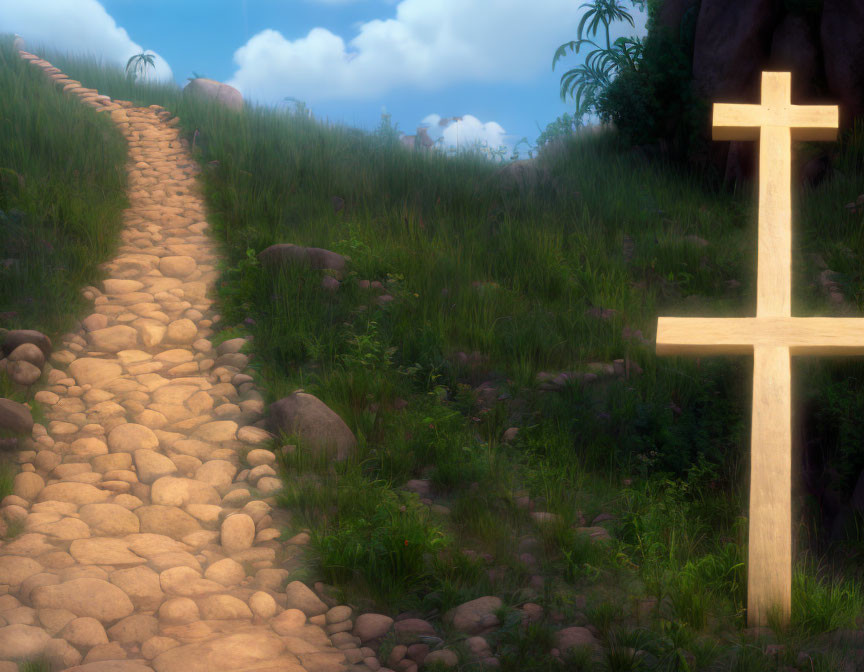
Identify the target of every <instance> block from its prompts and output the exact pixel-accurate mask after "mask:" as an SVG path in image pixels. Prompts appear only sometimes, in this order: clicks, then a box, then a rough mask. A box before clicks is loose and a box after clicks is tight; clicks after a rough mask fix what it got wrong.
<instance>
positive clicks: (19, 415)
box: [0, 397, 33, 434]
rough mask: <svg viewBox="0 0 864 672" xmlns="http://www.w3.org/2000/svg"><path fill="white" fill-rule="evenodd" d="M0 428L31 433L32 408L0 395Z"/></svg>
mask: <svg viewBox="0 0 864 672" xmlns="http://www.w3.org/2000/svg"><path fill="white" fill-rule="evenodd" d="M0 429H8V430H11V431H13V432H18V433H20V434H29V433H30V432H31V431H32V430H33V415H32V414H31V413H30V409H29V408H27V407H26V406H25V405H24V404H19V403H18V402H17V401H12V400H11V399H4V398H2V397H0Z"/></svg>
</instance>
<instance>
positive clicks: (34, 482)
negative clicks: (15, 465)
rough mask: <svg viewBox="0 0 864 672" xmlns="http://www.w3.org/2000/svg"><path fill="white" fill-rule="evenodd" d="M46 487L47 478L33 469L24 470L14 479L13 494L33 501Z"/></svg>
mask: <svg viewBox="0 0 864 672" xmlns="http://www.w3.org/2000/svg"><path fill="white" fill-rule="evenodd" d="M44 487H45V480H44V479H43V478H42V477H41V476H40V475H39V474H37V473H35V472H33V471H22V472H21V473H19V474H16V476H15V479H14V480H13V481H12V494H13V495H17V496H18V497H22V498H24V499H26V500H27V501H31V502H32V501H33V500H34V499H36V497H37V496H38V495H39V493H40V492H42V489H43V488H44Z"/></svg>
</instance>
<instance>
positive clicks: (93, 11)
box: [0, 0, 174, 82]
mask: <svg viewBox="0 0 864 672" xmlns="http://www.w3.org/2000/svg"><path fill="white" fill-rule="evenodd" d="M0 26H3V32H10V33H11V32H14V33H18V34H19V35H21V36H22V37H23V38H24V42H25V45H26V47H27V49H28V50H38V51H42V50H41V47H43V46H44V47H45V49H46V50H49V51H59V52H61V53H62V52H69V53H70V54H75V55H81V56H83V57H85V58H93V59H94V60H96V61H100V60H101V61H102V62H103V63H105V64H106V65H120V66H121V67H123V68H125V67H126V62H127V61H128V60H129V58H130V57H131V56H134V55H135V54H140V53H141V52H142V51H143V48H142V47H141V45H139V44H138V43H137V42H135V41H133V40H132V38H131V37H129V33H127V32H126V30H125V29H123V28H121V27H119V26H118V25H117V23H116V22H115V21H114V19H113V18H112V17H111V16H110V15H109V14H108V12H106V11H105V8H104V7H103V6H102V5H100V4H99V3H98V2H97V1H96V0H31V1H29V2H26V1H22V0H0ZM72 26H74V29H72V30H70V27H72ZM145 53H148V54H154V55H155V56H156V58H154V59H153V66H154V67H155V70H154V67H149V66H148V68H147V70H148V71H149V72H148V76H147V79H150V80H157V81H171V82H173V81H174V74H173V73H172V72H171V67H170V66H169V65H168V64H167V63H166V62H165V59H164V58H162V57H161V56H159V54H158V53H156V52H153V51H149V50H148V51H147V52H145Z"/></svg>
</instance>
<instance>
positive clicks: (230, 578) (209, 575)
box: [204, 558, 246, 586]
mask: <svg viewBox="0 0 864 672" xmlns="http://www.w3.org/2000/svg"><path fill="white" fill-rule="evenodd" d="M204 578H205V579H210V580H211V581H215V582H216V583H221V584H222V585H223V586H236V585H239V584H240V582H241V581H243V579H245V578H246V570H245V569H243V565H241V564H240V563H239V562H237V561H236V560H233V559H231V558H222V560H217V561H216V562H214V563H213V564H212V565H210V566H209V567H208V568H207V569H206V570H205V571H204Z"/></svg>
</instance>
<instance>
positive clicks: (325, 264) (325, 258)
mask: <svg viewBox="0 0 864 672" xmlns="http://www.w3.org/2000/svg"><path fill="white" fill-rule="evenodd" d="M258 260H259V261H260V262H261V263H262V264H263V265H264V266H278V265H280V264H303V263H308V264H309V266H310V267H311V268H313V269H317V270H325V269H327V270H333V271H342V270H343V269H344V268H345V261H346V260H345V257H343V256H342V255H341V254H338V253H336V252H331V251H330V250H325V249H322V248H320V247H303V246H301V245H294V244H292V243H280V244H277V245H271V246H270V247H268V248H266V249H264V250H261V252H259V253H258Z"/></svg>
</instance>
